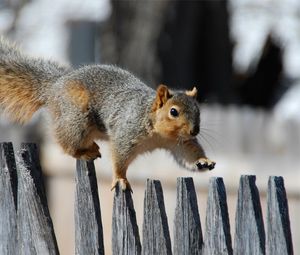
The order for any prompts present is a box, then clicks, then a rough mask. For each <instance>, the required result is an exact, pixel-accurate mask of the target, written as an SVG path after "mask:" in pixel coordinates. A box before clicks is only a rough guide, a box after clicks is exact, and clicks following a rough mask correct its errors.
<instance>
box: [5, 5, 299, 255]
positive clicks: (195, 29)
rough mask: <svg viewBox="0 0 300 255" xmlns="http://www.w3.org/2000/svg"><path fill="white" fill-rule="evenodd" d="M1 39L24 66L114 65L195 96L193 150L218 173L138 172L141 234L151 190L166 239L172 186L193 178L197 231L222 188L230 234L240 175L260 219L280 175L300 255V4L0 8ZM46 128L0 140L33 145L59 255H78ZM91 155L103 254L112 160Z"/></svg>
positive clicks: (67, 171) (63, 178)
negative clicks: (270, 185) (211, 191)
mask: <svg viewBox="0 0 300 255" xmlns="http://www.w3.org/2000/svg"><path fill="white" fill-rule="evenodd" d="M0 34H1V35H4V36H5V37H7V38H9V39H10V40H11V41H15V42H17V44H19V45H20V47H21V48H22V49H23V50H24V51H25V52H26V53H28V54H30V55H33V56H38V57H44V58H50V59H53V60H57V61H59V62H61V63H69V64H71V65H72V66H74V67H79V66H82V65H84V64H90V63H109V64H116V65H119V66H121V67H123V68H125V69H128V70H130V71H132V72H133V73H134V74H136V75H137V76H138V77H140V78H141V79H142V80H144V81H145V82H146V83H147V84H148V85H149V86H152V87H153V88H155V87H156V86H157V85H158V84H160V83H164V84H166V85H168V86H170V87H173V88H180V89H191V88H192V87H193V86H197V88H198V94H199V95H198V100H199V102H201V105H202V113H201V114H202V116H201V131H200V133H201V134H200V137H199V139H200V141H201V143H202V144H203V146H204V148H205V149H206V151H207V154H208V156H209V157H210V158H211V159H213V160H215V161H216V162H217V165H216V169H215V170H214V171H212V172H210V173H200V174H194V173H190V172H187V171H186V170H183V169H180V167H179V166H178V165H177V164H176V163H175V162H174V161H173V159H172V158H171V157H170V155H169V154H168V153H167V152H165V151H155V152H153V153H151V154H147V155H144V156H141V157H139V158H138V159H137V160H135V162H134V163H133V164H132V165H131V166H130V168H129V170H128V178H129V180H130V182H131V185H132V186H133V190H134V193H133V199H134V201H135V208H136V211H137V217H138V224H139V226H140V231H141V228H142V210H143V208H142V207H143V192H144V186H145V181H146V179H147V178H153V179H159V180H161V182H162V186H163V188H164V196H165V201H166V210H167V215H168V220H169V226H170V228H171V229H172V226H173V217H174V209H175V196H176V186H175V184H176V177H177V176H192V177H193V178H194V181H195V185H196V189H197V192H198V204H199V208H200V217H201V222H202V227H203V228H204V226H205V210H206V198H207V186H208V180H209V178H210V177H211V176H221V177H223V178H224V182H225V185H226V189H227V196H228V204H229V215H230V220H231V221H230V224H231V231H232V233H234V215H235V208H236V196H237V188H238V184H239V177H240V175H241V174H254V175H256V176H257V186H258V188H259V190H260V194H261V197H262V201H261V202H262V208H263V213H264V216H265V215H266V206H265V199H266V189H267V182H268V176H270V175H281V176H283V177H284V179H285V185H286V190H287V195H288V198H289V209H290V217H291V228H292V234H293V241H294V251H295V254H300V222H299V221H297V219H296V218H297V217H299V215H300V203H299V202H300V159H299V153H300V1H298V0H285V1H282V0H264V1H261V0H224V1H218V0H215V1H173V0H161V1H159V0H158V1H151V0H142V1H138V0H130V1H126V0H122V1H121V0H120V1H115V0H114V1H109V0H86V1H80V0H0ZM49 127H50V124H49V123H48V122H47V121H46V120H45V119H44V118H43V115H42V114H36V115H35V116H34V118H33V120H32V121H31V122H30V123H29V124H28V125H26V126H25V127H20V126H15V125H11V124H9V123H8V122H7V120H6V119H4V118H3V117H2V119H1V126H0V130H1V132H0V139H1V141H13V142H14V146H15V150H17V149H18V147H19V145H20V143H21V142H24V141H30V142H32V141H33V142H37V143H38V144H39V146H40V149H41V158H42V167H43V170H44V172H45V176H46V183H47V193H48V202H49V206H50V210H51V214H52V219H53V223H54V228H55V232H56V235H57V239H58V245H59V247H60V252H61V254H74V224H73V203H74V188H75V187H74V185H75V180H74V171H75V160H74V159H72V158H70V157H69V156H66V155H64V154H63V153H62V151H61V149H60V148H59V147H58V146H57V145H56V144H55V143H54V142H53V138H52V135H51V130H49ZM99 145H100V146H101V151H102V155H103V157H102V159H98V160H96V161H95V165H96V171H97V176H98V180H99V192H100V205H101V209H102V221H103V228H104V233H105V234H104V235H105V240H104V241H105V248H106V254H110V252H111V247H110V245H111V244H110V239H111V211H112V201H113V192H111V191H110V183H111V175H112V174H111V163H110V152H109V144H106V143H102V142H101V141H99ZM170 233H172V231H171V232H170ZM172 238H173V237H172Z"/></svg>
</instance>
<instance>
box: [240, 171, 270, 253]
mask: <svg viewBox="0 0 300 255" xmlns="http://www.w3.org/2000/svg"><path fill="white" fill-rule="evenodd" d="M255 180H256V177H255V176H253V175H252V176H251V175H242V176H241V178H240V186H239V192H238V202H237V209H236V215H235V242H234V244H235V245H234V254H236V255H240V254H244V255H263V254H265V230H264V222H263V217H262V210H261V205H260V198H259V193H258V189H257V187H256V185H255Z"/></svg>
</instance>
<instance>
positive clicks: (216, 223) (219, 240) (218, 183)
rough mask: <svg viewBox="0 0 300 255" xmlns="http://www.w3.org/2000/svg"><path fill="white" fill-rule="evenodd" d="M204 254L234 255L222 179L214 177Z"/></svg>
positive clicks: (209, 194)
mask: <svg viewBox="0 0 300 255" xmlns="http://www.w3.org/2000/svg"><path fill="white" fill-rule="evenodd" d="M203 254H205V255H215V254H216V255H217V254H224V255H226V254H228V255H231V254H232V245H231V235H230V224H229V216H228V208H227V198H226V191H225V186H224V183H223V179H222V178H215V177H213V178H211V179H210V182H209V189H208V198H207V208H206V224H205V235H204V253H203Z"/></svg>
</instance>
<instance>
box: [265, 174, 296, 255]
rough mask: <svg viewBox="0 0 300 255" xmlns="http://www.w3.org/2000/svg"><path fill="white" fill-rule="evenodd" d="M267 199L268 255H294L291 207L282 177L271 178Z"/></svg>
mask: <svg viewBox="0 0 300 255" xmlns="http://www.w3.org/2000/svg"><path fill="white" fill-rule="evenodd" d="M267 201H268V207H267V227H268V229H267V231H268V234H267V248H268V249H267V255H292V254H294V252H293V243H292V235H291V228H290V218H289V208H288V203H287V197H286V192H285V188H284V181H283V178H282V177H278V176H272V177H270V178H269V183H268V195H267Z"/></svg>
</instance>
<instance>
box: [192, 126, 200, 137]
mask: <svg viewBox="0 0 300 255" xmlns="http://www.w3.org/2000/svg"><path fill="white" fill-rule="evenodd" d="M199 131H200V128H199V126H198V125H197V126H194V128H193V129H192V130H191V132H190V134H191V135H192V136H196V135H198V134H199Z"/></svg>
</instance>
